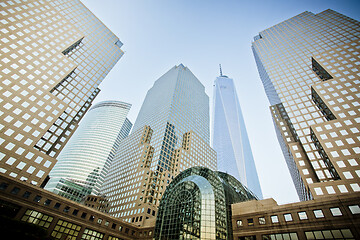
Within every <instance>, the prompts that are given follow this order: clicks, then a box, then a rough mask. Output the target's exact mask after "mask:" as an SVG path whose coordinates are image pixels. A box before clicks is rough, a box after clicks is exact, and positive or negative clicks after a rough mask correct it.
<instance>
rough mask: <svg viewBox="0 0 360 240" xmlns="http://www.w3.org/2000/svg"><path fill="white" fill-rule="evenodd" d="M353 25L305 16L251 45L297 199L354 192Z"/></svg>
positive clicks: (358, 149) (357, 81)
mask: <svg viewBox="0 0 360 240" xmlns="http://www.w3.org/2000/svg"><path fill="white" fill-rule="evenodd" d="M359 26H360V23H359V22H358V21H356V20H354V19H351V18H348V17H346V16H344V15H342V14H339V13H337V12H335V11H332V10H326V11H324V12H321V13H318V14H313V13H310V12H304V13H302V14H299V15H297V16H295V17H293V18H291V19H289V20H286V21H284V22H282V23H280V24H278V25H275V26H273V27H271V28H269V29H266V30H264V31H262V32H260V34H259V36H257V37H256V40H255V42H254V43H253V50H254V55H255V58H256V61H257V64H258V69H259V73H260V76H261V79H262V81H263V83H264V87H265V91H266V92H267V95H268V98H269V101H270V103H271V105H272V106H271V107H270V109H271V112H272V115H273V120H274V123H275V129H276V132H277V134H278V139H279V142H280V145H281V147H282V150H283V152H284V156H285V158H286V161H287V164H288V167H289V171H290V173H291V175H292V178H293V181H294V183H295V186H296V189H297V192H298V195H299V197H300V199H301V200H309V199H317V198H323V197H328V196H331V195H346V194H348V193H359V192H360V185H359V183H360V165H359V164H360V160H359V157H360V132H359V130H360V108H359V106H360V103H359V98H360V68H359V64H360V57H359V56H360V55H359V48H360V45H359V40H360V39H359V35H360V31H359Z"/></svg>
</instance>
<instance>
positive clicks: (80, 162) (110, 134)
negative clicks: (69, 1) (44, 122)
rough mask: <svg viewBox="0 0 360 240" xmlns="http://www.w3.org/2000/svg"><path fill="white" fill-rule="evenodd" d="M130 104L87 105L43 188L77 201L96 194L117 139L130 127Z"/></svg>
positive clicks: (108, 165) (107, 167)
mask: <svg viewBox="0 0 360 240" xmlns="http://www.w3.org/2000/svg"><path fill="white" fill-rule="evenodd" d="M130 107H131V104H129V103H124V102H120V101H104V102H100V103H97V104H95V105H94V106H93V107H92V108H90V110H89V112H88V113H87V114H86V115H85V117H84V119H83V120H82V122H81V124H80V126H79V128H78V130H77V131H76V132H75V134H74V135H73V136H72V138H71V139H70V141H69V142H68V144H67V145H66V147H65V148H64V149H63V151H62V152H61V154H60V155H59V157H58V162H57V163H56V164H55V166H54V168H53V169H52V170H51V172H50V180H49V182H48V183H47V185H46V186H45V189H47V190H49V191H52V192H54V193H56V194H59V195H60V196H63V197H66V198H69V199H71V200H74V201H77V202H80V201H82V199H83V198H84V197H85V196H86V195H89V194H94V195H97V194H99V193H100V186H101V185H102V183H103V181H104V178H105V175H106V174H107V172H108V171H109V167H110V164H111V162H112V160H113V158H114V155H115V152H116V150H117V149H118V147H119V144H120V141H121V140H122V139H124V138H125V137H127V136H128V135H129V132H130V129H131V127H132V124H131V122H130V121H129V120H128V119H127V117H126V116H127V114H128V112H129V110H130Z"/></svg>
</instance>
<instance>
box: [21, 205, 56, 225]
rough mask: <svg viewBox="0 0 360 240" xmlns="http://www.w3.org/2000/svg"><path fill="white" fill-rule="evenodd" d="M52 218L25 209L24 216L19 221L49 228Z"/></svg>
mask: <svg viewBox="0 0 360 240" xmlns="http://www.w3.org/2000/svg"><path fill="white" fill-rule="evenodd" d="M52 220H53V217H50V216H48V215H45V214H42V213H40V212H37V211H35V210H30V209H28V210H26V212H25V214H24V216H23V217H22V218H21V221H24V222H28V223H33V224H36V225H39V226H41V227H44V228H49V226H50V223H51V222H52Z"/></svg>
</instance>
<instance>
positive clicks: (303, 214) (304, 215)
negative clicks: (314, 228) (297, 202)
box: [298, 212, 308, 220]
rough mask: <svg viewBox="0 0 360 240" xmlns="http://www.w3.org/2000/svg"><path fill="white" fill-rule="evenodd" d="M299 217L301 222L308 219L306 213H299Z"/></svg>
mask: <svg viewBox="0 0 360 240" xmlns="http://www.w3.org/2000/svg"><path fill="white" fill-rule="evenodd" d="M298 215H299V219H300V220H306V219H308V216H307V215H306V212H298Z"/></svg>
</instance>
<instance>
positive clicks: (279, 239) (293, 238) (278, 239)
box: [254, 233, 315, 240]
mask: <svg viewBox="0 0 360 240" xmlns="http://www.w3.org/2000/svg"><path fill="white" fill-rule="evenodd" d="M254 239H255V238H254ZM262 239H274V240H283V239H288V240H298V239H299V238H298V236H297V234H296V233H278V234H266V235H262ZM314 239H315V238H314Z"/></svg>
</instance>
